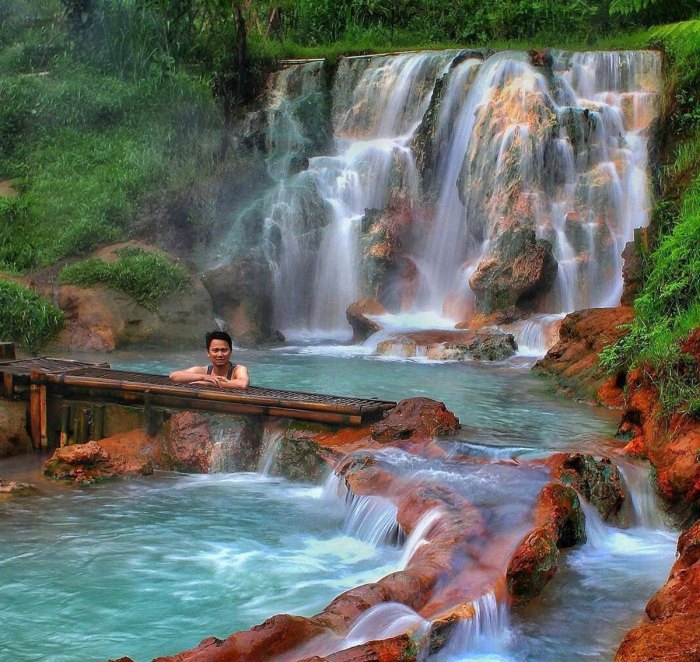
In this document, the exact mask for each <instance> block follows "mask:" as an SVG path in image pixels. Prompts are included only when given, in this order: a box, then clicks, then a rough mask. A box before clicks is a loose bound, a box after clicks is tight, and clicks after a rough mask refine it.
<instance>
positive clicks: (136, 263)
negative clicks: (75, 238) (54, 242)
mask: <svg viewBox="0 0 700 662" xmlns="http://www.w3.org/2000/svg"><path fill="white" fill-rule="evenodd" d="M117 255H118V259H117V260H116V261H115V262H105V261H104V260H100V259H99V258H89V259H87V260H83V261H82V262H76V263H75V264H71V265H68V266H66V267H64V268H63V269H62V270H61V273H60V274H59V281H60V282H61V283H66V284H68V283H69V284H73V285H81V286H83V287H90V286H91V285H94V284H96V283H104V284H105V285H107V286H108V287H111V288H112V289H115V290H120V291H122V292H126V293H127V294H129V295H130V296H132V297H133V298H134V299H136V301H138V302H139V303H140V304H141V305H142V306H145V307H146V308H148V309H149V310H156V309H157V308H158V305H159V304H160V302H161V301H162V300H163V299H164V298H165V297H167V296H168V295H170V294H172V293H173V292H178V291H181V290H183V289H184V288H185V287H186V286H187V284H188V283H189V277H188V275H187V273H186V272H185V271H184V269H182V267H180V266H179V265H177V264H174V263H173V262H172V261H171V260H170V259H169V258H168V257H167V256H166V255H165V254H164V253H161V252H159V251H144V250H142V249H140V248H123V249H122V250H120V251H119V252H118V253H117Z"/></svg>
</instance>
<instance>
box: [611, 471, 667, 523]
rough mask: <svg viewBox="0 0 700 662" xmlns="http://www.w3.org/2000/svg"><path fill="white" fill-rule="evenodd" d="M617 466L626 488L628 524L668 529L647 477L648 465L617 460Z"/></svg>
mask: <svg viewBox="0 0 700 662" xmlns="http://www.w3.org/2000/svg"><path fill="white" fill-rule="evenodd" d="M617 468H618V469H619V470H620V473H621V474H622V478H623V480H624V483H625V487H626V488H627V496H628V498H627V504H628V508H629V511H630V513H629V514H630V525H631V526H636V527H641V528H643V529H652V530H655V531H668V530H669V529H668V526H667V524H666V522H665V521H664V519H663V511H662V510H661V509H660V508H659V502H658V499H657V498H656V494H655V492H654V487H653V486H652V483H651V480H650V479H649V466H648V465H647V464H645V463H636V462H621V461H618V462H617Z"/></svg>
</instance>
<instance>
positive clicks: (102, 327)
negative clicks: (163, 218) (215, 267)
mask: <svg viewBox="0 0 700 662" xmlns="http://www.w3.org/2000/svg"><path fill="white" fill-rule="evenodd" d="M125 248H137V249H140V250H142V251H152V250H154V249H153V247H152V246H149V245H147V244H143V243H140V242H126V243H120V244H113V245H110V246H106V247H104V248H102V249H100V250H98V251H95V253H93V254H92V256H91V257H95V258H98V259H100V260H103V261H104V262H114V261H115V260H117V259H118V258H119V255H120V251H121V250H122V249H125ZM35 285H36V287H37V289H38V290H39V291H40V292H41V293H42V294H43V295H44V296H46V297H47V298H49V299H51V300H52V301H53V302H54V303H55V304H56V305H57V306H58V307H59V308H60V309H61V310H62V311H63V312H64V314H65V323H64V325H63V329H62V330H61V331H60V332H59V334H58V335H57V336H56V338H54V339H53V341H52V343H51V349H52V351H75V350H80V351H111V350H114V349H121V348H126V347H138V346H149V345H153V346H155V345H157V346H158V347H182V346H193V345H200V344H201V343H202V339H203V337H204V334H205V333H206V332H207V331H208V330H210V329H211V327H212V326H213V323H214V311H213V308H212V305H211V299H210V298H209V295H208V293H207V291H206V290H205V289H204V286H203V285H202V282H201V280H200V279H199V278H197V277H194V276H193V277H191V278H190V280H189V283H188V284H187V286H186V287H185V288H184V289H182V290H179V291H177V292H174V293H173V294H170V295H168V296H167V297H164V298H163V299H161V300H160V301H159V302H158V304H157V306H156V307H154V308H150V307H146V306H143V305H142V304H140V303H139V302H138V301H137V300H136V299H134V298H133V297H132V296H131V295H129V294H127V293H125V292H122V291H120V290H114V289H111V288H110V287H107V286H106V285H104V284H101V283H97V284H95V285H91V286H90V287H82V286H79V285H56V284H55V283H54V282H53V277H52V273H51V272H50V270H49V271H48V272H46V273H40V274H38V275H37V277H36V281H35Z"/></svg>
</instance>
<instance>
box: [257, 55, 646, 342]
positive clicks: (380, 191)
mask: <svg viewBox="0 0 700 662" xmlns="http://www.w3.org/2000/svg"><path fill="white" fill-rule="evenodd" d="M322 72H323V66H322V63H319V62H312V63H308V64H304V65H296V66H295V67H288V68H287V69H285V70H283V71H282V72H280V73H279V74H278V75H277V76H276V78H275V79H274V81H273V83H272V85H271V92H270V94H269V96H268V102H267V122H268V129H267V138H266V144H267V150H268V160H267V163H268V171H269V173H270V175H271V177H272V178H273V179H274V180H275V181H276V184H275V186H274V187H273V188H272V190H270V191H269V192H268V193H267V194H266V196H265V197H264V199H263V200H261V201H260V202H259V204H258V205H257V206H256V207H255V209H256V211H255V213H256V214H258V215H259V216H260V217H261V218H262V219H263V221H262V224H263V233H262V237H261V238H260V248H261V249H262V251H263V253H264V254H265V256H266V257H267V259H268V261H269V263H270V265H271V267H272V271H273V277H274V295H273V308H274V324H275V325H276V327H277V328H280V329H281V330H283V331H284V332H285V334H286V335H288V336H291V337H294V335H295V334H297V335H298V334H308V333H316V334H319V335H324V336H328V337H343V338H345V337H349V327H348V325H347V322H346V319H345V310H346V308H347V306H348V305H349V304H350V303H351V302H352V301H354V300H357V299H359V298H360V297H362V296H373V297H379V299H380V300H381V301H382V303H384V305H385V306H386V307H387V308H388V309H389V310H390V312H391V313H404V314H411V313H421V312H426V311H427V312H430V313H432V314H433V315H435V314H437V315H442V316H445V317H446V318H452V319H458V320H467V321H468V319H469V318H470V316H471V315H473V314H474V311H475V309H476V310H483V309H486V310H488V308H489V306H490V305H491V304H490V303H489V304H488V305H487V304H486V303H485V299H483V296H484V295H483V294H481V293H480V290H479V289H478V288H477V293H476V295H475V292H473V291H472V289H471V288H470V286H469V283H470V282H480V281H478V278H482V277H483V273H482V272H483V270H484V269H488V268H490V266H492V264H493V263H494V262H495V263H498V264H505V265H506V267H507V265H508V264H512V263H514V261H515V260H517V259H520V258H522V259H523V260H524V261H527V259H528V254H527V253H526V252H523V251H525V250H526V249H525V248H523V242H525V244H527V243H528V242H530V244H531V243H532V242H533V241H534V242H537V247H538V248H537V250H539V251H544V250H551V256H552V257H551V263H550V264H552V265H553V266H554V268H555V271H556V275H555V271H554V270H552V269H551V268H550V271H551V273H550V276H548V277H547V278H545V279H544V280H543V281H542V282H543V283H544V284H543V285H541V287H542V288H543V291H539V290H536V291H533V290H528V285H523V286H522V287H523V289H522V292H523V294H522V296H524V297H526V299H525V301H526V307H525V309H526V310H529V312H531V313H539V314H544V315H557V314H559V315H561V314H563V313H566V312H570V311H572V310H575V309H580V308H586V307H597V306H613V305H617V303H618V302H619V299H620V295H621V292H622V287H623V281H622V257H621V254H622V251H623V249H624V247H625V244H626V243H627V242H629V241H631V240H632V238H633V231H634V229H635V228H639V227H643V226H645V225H646V224H647V223H648V219H649V207H650V198H649V191H648V189H649V186H648V175H647V170H648V166H647V140H648V133H649V127H650V125H651V123H652V121H653V119H654V117H655V115H656V112H657V97H658V88H659V79H660V59H659V56H658V54H656V53H653V52H646V51H639V52H637V51H635V52H632V51H629V52H615V53H606V52H590V53H567V52H554V53H552V54H551V56H550V61H549V62H548V63H547V65H546V66H535V65H534V64H533V63H531V62H530V59H529V56H528V55H527V54H525V53H516V52H501V53H497V54H495V55H492V56H490V57H488V58H486V59H485V60H484V59H481V58H480V57H472V54H471V53H460V52H459V51H444V52H423V53H405V54H397V55H385V56H376V57H356V58H343V59H342V60H341V61H340V63H339V64H338V67H337V70H336V71H335V73H334V78H333V82H332V89H331V91H330V101H328V100H327V99H326V97H324V96H323V89H322V87H323V81H324V76H323V75H322ZM324 99H325V101H323V100H324ZM312 100H316V101H318V104H319V106H318V118H317V125H318V127H319V128H318V133H320V134H324V132H325V131H326V128H327V133H328V135H327V136H326V139H325V140H321V139H320V138H319V137H318V136H316V137H314V136H313V133H314V129H313V127H314V122H313V121H312V120H310V118H309V115H310V114H312V113H310V111H309V104H310V103H311V101H312ZM324 104H325V105H324ZM300 108H301V109H304V112H302V111H301V110H299V109H300ZM326 125H327V127H326ZM321 126H323V127H326V128H323V129H321V128H320V127H321ZM250 213H253V212H250ZM523 233H526V234H523ZM527 233H530V234H527ZM528 237H532V239H529V238H528ZM545 242H546V243H545ZM546 246H551V249H550V248H546V249H545V248H544V247H546ZM555 262H556V264H555ZM548 273H549V272H548ZM475 278H477V281H474V279H475ZM514 278H515V276H514ZM501 287H502V289H503V291H506V292H508V291H509V286H508V285H506V286H501ZM547 288H549V289H548V291H547ZM513 296H514V297H516V298H514V299H513V301H515V300H516V299H517V297H518V296H521V294H520V291H518V293H517V294H516V295H513ZM527 297H529V298H527ZM518 301H519V299H518ZM497 304H498V302H497V303H496V304H494V305H496V307H497ZM504 305H505V304H504ZM507 305H510V303H509V304H507ZM542 328H544V326H543V327H542ZM533 330H534V328H531V329H530V330H527V329H524V330H523V332H524V333H525V335H526V336H527V339H526V343H525V344H526V345H530V349H532V351H536V352H538V353H539V352H541V351H542V347H543V346H544V345H547V344H549V343H550V341H549V338H548V337H547V335H546V333H544V332H540V333H539V336H533V335H532V334H531V333H530V332H531V331H533Z"/></svg>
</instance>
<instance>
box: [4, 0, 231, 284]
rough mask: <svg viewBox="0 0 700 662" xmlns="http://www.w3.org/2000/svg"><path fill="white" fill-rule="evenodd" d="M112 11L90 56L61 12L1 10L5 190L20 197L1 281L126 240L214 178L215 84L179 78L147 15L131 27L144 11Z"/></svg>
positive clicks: (218, 127) (57, 7) (7, 204)
mask: <svg viewBox="0 0 700 662" xmlns="http://www.w3.org/2000/svg"><path fill="white" fill-rule="evenodd" d="M109 6H110V7H111V8H112V9H113V10H114V12H113V14H110V15H109V16H110V17H111V20H112V22H111V23H110V22H109V21H107V14H106V13H105V14H104V15H103V16H102V20H101V21H100V22H99V25H96V26H94V34H95V37H94V39H93V41H92V42H90V45H88V44H87V43H86V42H85V40H77V39H76V38H75V35H74V34H73V33H72V32H71V31H70V30H69V26H68V25H66V24H65V23H61V20H60V19H61V17H62V16H63V14H62V6H61V4H59V3H57V2H50V1H49V0H44V1H43V2H38V3H32V4H31V5H27V6H24V5H23V3H21V2H18V1H15V2H14V3H9V7H7V8H4V9H2V10H0V179H4V178H13V179H14V180H15V185H16V187H17V188H18V190H19V191H20V196H18V198H14V199H12V200H11V201H4V200H3V201H0V227H1V229H0V269H4V270H6V271H11V272H15V273H18V272H24V271H26V270H29V269H33V268H36V267H42V266H48V265H51V264H53V263H55V262H56V261H57V260H59V259H61V258H63V257H67V256H71V255H76V254H81V253H84V252H85V251H88V250H90V249H92V248H94V247H95V246H97V245H99V244H103V243H106V242H110V241H115V240H119V239H123V238H125V237H128V236H129V235H130V233H131V232H132V230H133V228H134V227H135V225H136V224H137V216H138V213H139V210H140V202H141V201H142V200H143V199H144V197H145V196H146V195H147V194H150V193H151V192H152V191H153V190H156V191H160V192H161V195H163V196H164V197H165V196H167V192H168V191H172V190H175V191H177V190H179V189H181V188H183V187H184V186H187V185H190V184H191V182H193V181H195V180H197V179H201V177H203V176H206V174H207V173H210V172H212V171H213V169H214V167H215V153H216V150H217V149H218V148H219V144H220V140H221V133H222V122H221V118H220V116H219V114H218V113H217V111H216V105H215V102H214V100H213V99H212V97H211V93H210V90H209V84H208V81H207V80H206V79H205V78H202V77H201V76H194V75H191V74H186V73H185V72H182V71H179V70H175V69H174V68H173V61H172V59H168V57H166V56H167V52H163V51H162V50H159V49H158V48H157V44H156V43H152V42H153V39H150V41H149V38H147V37H148V35H150V34H151V33H150V32H149V26H150V27H152V24H151V23H149V22H148V21H147V18H148V16H149V15H148V14H147V13H145V12H141V13H140V14H138V17H139V21H140V22H139V21H137V20H136V18H135V16H134V15H133V14H134V12H133V11H132V12H131V14H129V15H128V16H127V14H128V12H126V11H125V9H126V8H127V7H131V8H132V10H133V9H134V8H135V7H136V6H137V5H136V4H135V3H128V2H126V3H119V2H117V3H110V5H109ZM30 8H31V9H30ZM25 12H27V13H25ZM3 13H4V16H3ZM63 20H64V21H65V17H64V19H63ZM118 20H122V21H123V23H119V24H117V21H118ZM129 20H130V21H131V22H129ZM57 25H58V27H57ZM98 28H99V29H98ZM15 31H19V33H20V34H21V35H22V36H21V39H19V40H16V39H15V38H13V37H12V36H11V35H12V34H16V32H15ZM156 34H157V33H156ZM93 42H94V43H93ZM127 43H128V46H127ZM97 44H101V46H100V47H99V48H98V47H97Z"/></svg>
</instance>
